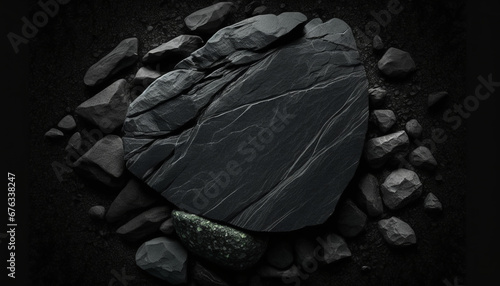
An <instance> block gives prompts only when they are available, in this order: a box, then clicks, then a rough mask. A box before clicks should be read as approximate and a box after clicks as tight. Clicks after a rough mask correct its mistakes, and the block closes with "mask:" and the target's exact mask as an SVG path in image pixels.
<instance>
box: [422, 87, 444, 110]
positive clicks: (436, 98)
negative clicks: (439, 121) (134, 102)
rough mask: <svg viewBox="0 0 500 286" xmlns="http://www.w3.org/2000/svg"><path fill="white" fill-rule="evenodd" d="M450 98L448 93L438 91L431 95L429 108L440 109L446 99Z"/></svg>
mask: <svg viewBox="0 0 500 286" xmlns="http://www.w3.org/2000/svg"><path fill="white" fill-rule="evenodd" d="M447 97H448V92H446V91H438V92H433V93H431V94H429V96H428V97H427V106H428V107H429V108H435V107H439V106H440V105H441V103H442V102H443V101H444V99H445V98H447Z"/></svg>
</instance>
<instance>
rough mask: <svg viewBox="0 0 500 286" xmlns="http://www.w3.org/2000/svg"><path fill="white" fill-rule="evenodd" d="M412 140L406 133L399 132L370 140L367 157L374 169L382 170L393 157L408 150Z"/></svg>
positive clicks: (367, 144) (366, 146)
mask: <svg viewBox="0 0 500 286" xmlns="http://www.w3.org/2000/svg"><path fill="white" fill-rule="evenodd" d="M409 144H410V139H409V138H408V135H407V134H406V132H405V131H398V132H395V133H391V134H388V135H385V136H381V137H377V138H373V139H370V140H368V142H366V145H365V156H366V159H367V160H368V164H369V165H370V167H372V168H380V167H382V165H384V164H385V162H387V160H389V158H391V157H392V156H393V155H395V154H396V153H399V152H405V151H407V150H408V146H409Z"/></svg>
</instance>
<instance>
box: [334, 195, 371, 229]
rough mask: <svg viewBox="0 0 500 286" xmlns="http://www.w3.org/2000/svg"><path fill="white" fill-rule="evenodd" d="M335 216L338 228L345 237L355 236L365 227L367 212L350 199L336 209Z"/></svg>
mask: <svg viewBox="0 0 500 286" xmlns="http://www.w3.org/2000/svg"><path fill="white" fill-rule="evenodd" d="M335 216H336V225H337V229H338V230H339V232H340V234H341V235H342V236H344V237H355V236H356V235H358V234H359V233H360V232H361V231H363V229H364V228H365V225H366V220H367V216H366V214H365V213H364V212H363V211H362V210H360V209H359V208H358V207H357V206H356V205H355V204H354V203H353V202H352V201H350V200H347V201H345V202H344V203H343V204H341V205H340V206H339V207H338V208H337V209H336V210H335Z"/></svg>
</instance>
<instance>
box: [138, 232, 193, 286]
mask: <svg viewBox="0 0 500 286" xmlns="http://www.w3.org/2000/svg"><path fill="white" fill-rule="evenodd" d="M187 258H188V253H187V251H186V249H184V247H183V246H182V244H180V243H179V242H178V241H176V240H173V239H170V238H166V237H158V238H155V239H152V240H149V241H147V242H145V243H143V244H142V245H141V247H139V249H138V250H137V253H136V254H135V261H136V264H137V266H139V267H140V268H141V269H143V270H145V271H147V272H148V273H149V274H151V275H153V276H155V277H158V278H160V279H162V280H165V281H167V282H168V283H171V284H175V285H177V284H182V283H186V282H187Z"/></svg>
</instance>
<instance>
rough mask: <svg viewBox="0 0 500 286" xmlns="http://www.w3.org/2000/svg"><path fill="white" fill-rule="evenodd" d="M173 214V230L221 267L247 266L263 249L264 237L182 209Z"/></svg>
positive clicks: (194, 248)
mask: <svg viewBox="0 0 500 286" xmlns="http://www.w3.org/2000/svg"><path fill="white" fill-rule="evenodd" d="M172 217H173V219H174V227H175V231H176V233H177V235H178V236H179V238H180V239H181V241H182V243H183V244H184V245H186V247H187V249H189V250H190V251H191V252H193V253H195V254H197V255H199V256H200V257H203V258H205V259H206V260H208V261H210V262H213V263H215V264H218V265H220V266H222V267H226V268H229V269H235V270H243V269H246V268H249V267H251V266H252V265H254V264H255V263H256V262H257V261H258V260H259V259H260V257H261V256H262V255H263V254H264V251H265V250H266V246H267V241H266V240H265V239H263V238H261V237H258V236H255V235H253V234H250V233H245V232H243V231H241V230H237V229H235V228H232V227H229V226H225V225H221V224H218V223H215V222H212V221H209V220H207V219H204V218H202V217H199V216H197V215H194V214H188V213H185V212H182V211H173V212H172Z"/></svg>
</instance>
